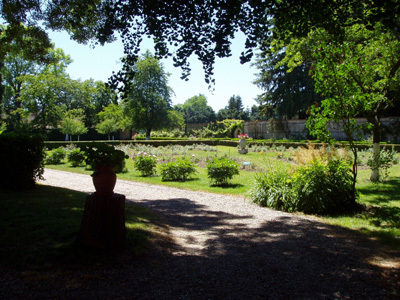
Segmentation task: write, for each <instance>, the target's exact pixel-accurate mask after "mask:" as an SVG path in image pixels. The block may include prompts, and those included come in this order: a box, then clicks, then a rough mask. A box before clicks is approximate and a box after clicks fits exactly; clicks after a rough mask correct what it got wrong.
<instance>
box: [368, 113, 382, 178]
mask: <svg viewBox="0 0 400 300" xmlns="http://www.w3.org/2000/svg"><path fill="white" fill-rule="evenodd" d="M380 141H381V136H380V126H379V120H377V121H376V120H375V122H374V123H373V127H372V143H373V144H372V149H373V151H372V152H373V154H372V155H373V159H374V162H375V163H374V165H373V167H372V172H371V177H370V180H371V181H372V182H378V181H379V164H378V161H379V154H380V150H381V149H380V148H381V147H380Z"/></svg>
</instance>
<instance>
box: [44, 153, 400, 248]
mask: <svg viewBox="0 0 400 300" xmlns="http://www.w3.org/2000/svg"><path fill="white" fill-rule="evenodd" d="M168 151H169V150H168ZM278 154H279V155H278ZM185 155H186V156H189V157H190V156H192V157H193V155H194V157H196V158H198V159H200V160H203V161H204V159H210V158H212V157H216V156H228V157H231V158H233V159H235V160H236V161H237V162H238V163H239V165H240V169H241V170H240V175H238V176H235V177H234V178H233V179H232V180H231V182H230V184H229V185H227V186H212V185H211V184H210V180H209V178H208V177H207V171H206V168H205V166H204V164H203V166H202V167H198V168H197V169H198V173H197V174H196V175H194V176H192V178H191V179H190V180H188V181H186V182H169V181H166V182H164V181H162V179H161V177H160V176H158V175H156V176H153V177H142V176H140V173H139V172H137V171H136V170H134V166H133V161H132V160H131V159H127V161H126V162H127V170H128V172H126V173H120V174H118V179H124V180H132V181H138V182H146V183H149V184H159V185H165V186H171V187H177V188H181V189H190V190H195V191H206V192H211V193H220V194H230V195H237V196H242V197H245V198H246V200H247V201H250V191H251V188H252V187H253V184H254V176H255V174H256V173H257V172H264V171H268V170H269V169H271V168H273V167H276V166H278V167H282V168H283V167H288V166H290V165H291V164H292V165H293V161H289V160H288V158H289V159H290V158H291V157H293V153H291V152H290V151H282V150H270V151H267V152H264V153H262V154H261V153H260V152H251V151H250V152H249V153H247V154H245V155H243V154H238V153H237V148H234V147H223V146H218V147H217V149H216V151H214V152H208V151H199V150H191V151H187V153H185ZM281 155H282V157H283V159H279V158H278V156H281ZM165 156H167V157H168V156H169V157H170V158H171V157H173V156H175V154H174V153H172V152H171V153H165ZM244 162H250V163H251V164H250V165H244V164H243V163H244ZM47 167H49V168H54V169H59V170H65V171H71V172H78V173H85V174H91V173H92V172H93V171H91V170H86V169H85V167H78V168H72V167H70V166H69V164H68V163H65V164H61V165H51V166H47ZM370 172H371V171H370V170H369V169H365V168H363V169H362V170H359V174H358V183H357V189H358V190H359V192H360V198H359V202H360V203H361V204H363V205H364V206H365V210H364V211H363V212H360V213H357V214H353V215H345V216H316V217H317V218H319V219H320V220H321V221H322V222H327V223H329V224H333V225H337V226H342V227H345V228H349V229H353V230H357V231H361V232H363V233H365V234H368V235H370V236H371V237H374V238H379V239H380V240H382V241H383V242H384V243H386V244H387V245H390V246H391V247H392V248H394V249H397V250H400V165H395V166H393V167H392V168H391V169H390V175H389V177H388V178H387V179H386V180H385V182H382V183H378V184H376V183H372V182H370V181H369V175H370Z"/></svg>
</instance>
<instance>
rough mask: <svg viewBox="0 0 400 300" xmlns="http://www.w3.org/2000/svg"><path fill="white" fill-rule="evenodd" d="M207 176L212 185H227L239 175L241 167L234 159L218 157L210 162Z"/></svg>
mask: <svg viewBox="0 0 400 300" xmlns="http://www.w3.org/2000/svg"><path fill="white" fill-rule="evenodd" d="M207 175H208V178H210V180H211V184H215V185H225V184H228V181H229V180H230V179H232V177H233V176H234V175H239V165H238V163H237V162H235V161H234V160H232V159H228V158H226V157H217V158H214V159H212V160H211V161H210V162H208V164H207Z"/></svg>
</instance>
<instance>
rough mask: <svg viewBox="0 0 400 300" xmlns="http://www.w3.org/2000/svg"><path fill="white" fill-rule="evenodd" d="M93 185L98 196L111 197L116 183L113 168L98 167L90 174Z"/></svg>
mask: <svg viewBox="0 0 400 300" xmlns="http://www.w3.org/2000/svg"><path fill="white" fill-rule="evenodd" d="M92 179H93V185H94V188H95V189H96V193H95V194H96V195H98V196H111V195H113V193H114V187H115V184H116V182H117V175H116V174H115V172H114V167H113V166H98V167H97V168H96V171H95V172H94V173H93V174H92Z"/></svg>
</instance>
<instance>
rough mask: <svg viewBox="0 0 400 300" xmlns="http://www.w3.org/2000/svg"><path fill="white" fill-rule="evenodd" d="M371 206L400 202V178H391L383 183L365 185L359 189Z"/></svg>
mask: <svg viewBox="0 0 400 300" xmlns="http://www.w3.org/2000/svg"><path fill="white" fill-rule="evenodd" d="M357 189H358V191H360V192H361V194H362V195H363V196H365V197H366V198H367V201H368V203H369V204H376V205H380V204H382V203H390V202H393V201H400V178H399V177H395V178H391V179H390V180H387V181H385V182H382V183H375V184H372V183H371V184H368V185H363V186H360V187H358V188H357Z"/></svg>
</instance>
